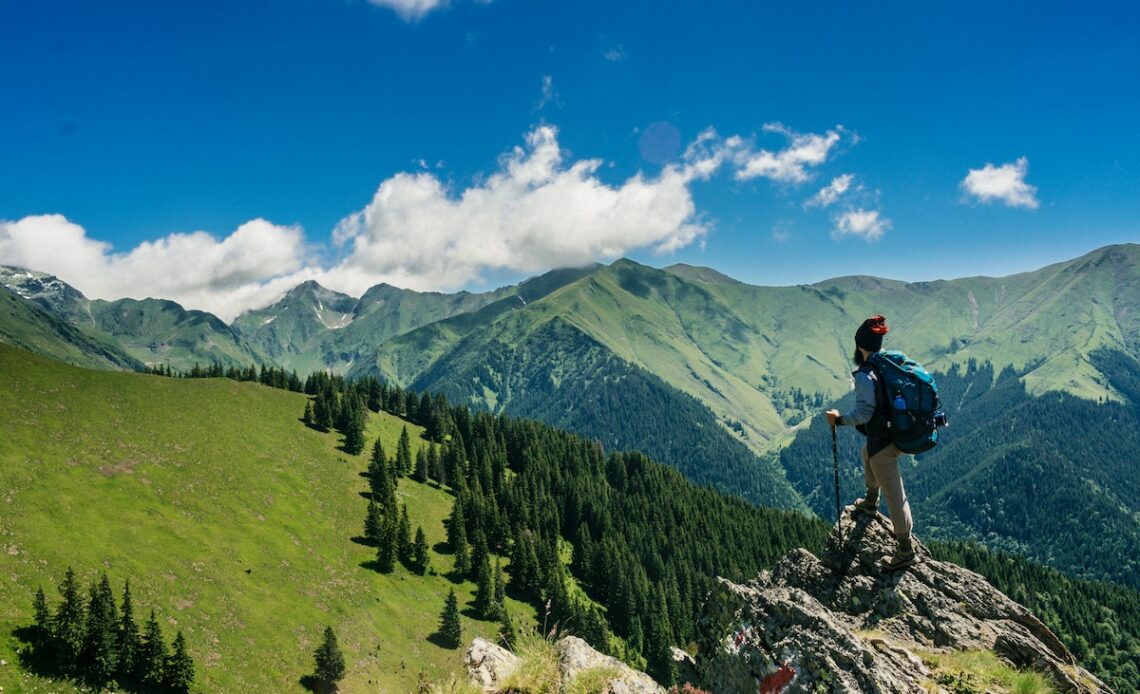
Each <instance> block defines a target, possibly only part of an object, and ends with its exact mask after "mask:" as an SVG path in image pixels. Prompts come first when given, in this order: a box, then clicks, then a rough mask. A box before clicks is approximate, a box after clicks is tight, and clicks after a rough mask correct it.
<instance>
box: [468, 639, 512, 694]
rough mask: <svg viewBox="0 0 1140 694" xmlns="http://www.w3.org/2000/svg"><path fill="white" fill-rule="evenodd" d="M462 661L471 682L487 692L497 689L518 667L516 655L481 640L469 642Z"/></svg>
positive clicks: (485, 640)
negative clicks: (469, 646)
mask: <svg viewBox="0 0 1140 694" xmlns="http://www.w3.org/2000/svg"><path fill="white" fill-rule="evenodd" d="M464 661H465V662H466V663H467V674H468V675H470V677H471V681H472V682H474V683H475V684H477V685H479V686H481V687H482V688H483V691H487V692H493V691H495V690H496V689H498V687H499V685H500V684H502V683H503V680H505V679H507V677H510V675H511V673H512V672H514V671H515V670H516V669H517V668H518V666H519V657H518V656H517V655H515V654H514V653H511V652H510V651H508V650H507V649H505V648H503V647H502V646H498V645H496V644H493V643H491V642H490V641H488V640H487V639H483V638H477V639H475V640H474V641H472V642H471V648H468V649H467V654H466V655H465V656H464Z"/></svg>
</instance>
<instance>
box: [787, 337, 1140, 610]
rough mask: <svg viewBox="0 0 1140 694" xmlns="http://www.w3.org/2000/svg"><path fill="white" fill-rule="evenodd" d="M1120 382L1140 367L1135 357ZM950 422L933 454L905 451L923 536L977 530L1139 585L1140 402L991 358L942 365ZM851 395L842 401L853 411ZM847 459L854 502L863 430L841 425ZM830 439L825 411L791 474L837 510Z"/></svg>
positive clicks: (1063, 565) (790, 463) (996, 542)
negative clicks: (1107, 396)
mask: <svg viewBox="0 0 1140 694" xmlns="http://www.w3.org/2000/svg"><path fill="white" fill-rule="evenodd" d="M1098 359H1099V360H1101V361H1102V362H1104V363H1105V364H1109V363H1110V362H1111V363H1112V364H1115V366H1114V367H1113V369H1114V370H1113V369H1110V371H1111V373H1113V374H1114V375H1115V378H1114V379H1113V383H1114V384H1115V383H1117V382H1119V383H1120V384H1121V386H1122V387H1121V388H1120V390H1121V391H1122V392H1126V389H1127V388H1129V387H1134V386H1130V385H1129V383H1135V381H1128V380H1127V379H1126V378H1125V377H1131V378H1135V374H1137V373H1140V366H1138V365H1137V363H1136V362H1135V360H1132V359H1131V358H1130V357H1128V356H1127V355H1123V354H1119V353H1117V354H1111V353H1100V354H1099V357H1098ZM936 378H937V382H938V386H939V390H940V394H941V397H942V402H943V406H944V408H945V410H946V411H947V413H948V414H949V417H950V426H949V427H948V428H946V429H944V430H943V431H942V440H941V443H940V444H939V445H938V447H937V448H935V449H934V450H932V451H930V452H929V453H926V454H923V455H919V456H916V457H914V458H904V459H902V460H901V461H900V466H901V469H902V473H903V480H904V483H905V485H906V489H907V496H908V497H909V499H910V503H911V508H912V510H913V512H914V516H915V526H916V533H917V534H918V535H919V537H921V538H931V539H933V538H939V539H962V540H966V539H973V540H977V541H979V542H982V543H984V544H986V545H988V546H990V547H992V548H995V549H1004V550H1007V551H1012V552H1016V553H1018V554H1021V555H1023V556H1026V557H1029V558H1031V559H1034V560H1036V561H1040V562H1042V563H1044V564H1047V565H1049V566H1053V567H1056V568H1058V569H1061V570H1062V571H1064V572H1065V573H1067V574H1069V575H1071V576H1078V577H1082V578H1091V579H1101V580H1107V581H1112V582H1114V583H1118V584H1121V585H1125V586H1128V587H1130V588H1132V589H1134V590H1135V589H1138V588H1140V521H1138V520H1137V519H1138V518H1140V515H1138V514H1140V475H1137V473H1136V469H1135V464H1136V451H1140V407H1137V405H1135V404H1133V403H1120V402H1092V401H1089V400H1084V399H1081V398H1077V397H1074V396H1072V395H1068V394H1063V393H1056V392H1051V393H1046V394H1044V395H1041V396H1032V395H1029V394H1027V393H1026V391H1025V387H1024V384H1023V383H1022V382H1021V380H1020V379H1019V378H1018V374H1017V373H1016V372H1014V371H1013V370H1012V369H1008V368H1007V369H1005V370H1003V371H1001V372H1000V373H997V374H995V373H994V370H993V368H992V367H991V366H990V365H989V364H976V363H970V364H969V365H967V367H966V368H964V369H952V370H951V371H949V372H947V373H942V374H936ZM852 402H853V396H850V395H849V396H848V397H847V398H845V399H844V400H843V401H841V402H840V404H839V409H840V410H841V411H846V409H847V408H849V407H850V406H851V404H852ZM838 436H839V444H840V449H839V451H840V458H839V459H840V468H841V477H842V488H843V496H844V498H845V499H846V500H847V501H848V502H849V501H850V500H852V499H854V498H856V497H858V496H860V495H861V494H862V491H863V480H862V466H861V463H860V462H859V447H860V446H862V442H863V438H862V437H861V436H860V435H859V434H857V433H856V432H855V431H854V430H853V429H850V428H846V427H841V428H840V429H839V432H838ZM830 449H831V440H830V433H829V431H828V428H827V425H826V423H825V422H822V421H816V422H813V423H812V426H811V427H810V428H809V429H807V430H805V431H804V432H801V433H800V435H799V436H798V437H797V438H796V440H795V441H794V442H793V443H792V444H791V445H790V446H789V447H788V448H787V449H785V450H784V451H782V452H781V453H780V460H781V463H782V464H783V465H784V467H785V469H786V470H787V471H788V478H789V480H790V481H791V482H792V484H793V485H794V486H795V487H796V488H797V489H798V490H799V491H800V492H801V493H802V494H804V496H805V498H806V499H807V501H808V503H809V504H810V505H811V507H812V509H813V510H814V511H815V512H816V513H818V514H820V515H821V516H823V517H824V518H831V517H832V516H833V515H834V496H833V494H834V492H833V491H832V489H833V487H832V483H831V475H830V469H829V468H830V465H829V463H830V458H831V450H830Z"/></svg>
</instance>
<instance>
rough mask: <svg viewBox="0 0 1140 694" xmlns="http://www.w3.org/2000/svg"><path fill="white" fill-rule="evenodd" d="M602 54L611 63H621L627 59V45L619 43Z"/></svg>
mask: <svg viewBox="0 0 1140 694" xmlns="http://www.w3.org/2000/svg"><path fill="white" fill-rule="evenodd" d="M602 56H603V57H604V58H605V59H606V60H608V61H610V62H611V63H620V62H621V61H623V60H625V46H623V45H621V44H620V43H619V44H618V45H616V46H614V47H613V48H611V49H609V50H608V51H606V52H605V53H603V54H602Z"/></svg>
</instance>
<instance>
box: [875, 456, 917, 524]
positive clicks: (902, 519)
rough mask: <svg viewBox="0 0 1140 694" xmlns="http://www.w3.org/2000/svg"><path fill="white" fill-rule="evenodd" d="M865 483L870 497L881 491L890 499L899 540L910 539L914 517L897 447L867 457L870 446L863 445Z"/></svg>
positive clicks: (892, 516) (889, 503) (888, 500)
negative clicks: (901, 471) (912, 516)
mask: <svg viewBox="0 0 1140 694" xmlns="http://www.w3.org/2000/svg"><path fill="white" fill-rule="evenodd" d="M862 453H863V480H864V481H865V482H866V483H867V492H868V494H877V493H878V491H879V490H880V489H882V490H883V494H884V495H886V497H887V510H889V511H890V514H891V524H892V525H894V529H895V537H896V538H898V539H900V540H903V539H910V531H911V528H913V527H914V523H913V521H912V520H911V517H910V502H908V501H907V500H906V489H904V488H903V481H902V476H901V475H900V474H899V456H901V455H902V451H900V450H899V449H898V448H897V447H896V446H895V445H894V444H893V443H892V444H891V445H889V446H887V447H886V448H884V449H883V450H881V451H879V452H878V453H876V454H875V455H873V456H870V457H868V456H867V444H863V451H862Z"/></svg>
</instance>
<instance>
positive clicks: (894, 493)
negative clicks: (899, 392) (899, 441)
mask: <svg viewBox="0 0 1140 694" xmlns="http://www.w3.org/2000/svg"><path fill="white" fill-rule="evenodd" d="M889 331H890V328H888V327H887V319H886V318H884V317H883V316H881V315H874V316H871V317H870V318H868V319H867V320H865V321H863V324H862V325H860V326H859V329H858V330H856V331H855V356H854V360H855V365H856V366H857V367H859V368H857V369H856V370H855V371H854V372H852V374H851V375H852V376H854V378H855V407H854V409H852V410H851V411H850V412H848V413H847V414H843V415H841V414H840V413H839V410H828V411H827V423H828V424H830V425H831V427H832V429H834V428H835V427H837V426H853V427H855V429H856V430H858V431H859V433H861V434H863V435H864V436H865V437H866V438H867V441H866V443H864V444H863V450H862V458H863V480H864V481H865V482H866V484H867V493H866V494H865V495H864V496H863V498H862V499H859V500H858V501H856V502H855V510H856V511H857V512H859V513H866V514H874V513H877V512H878V509H879V492H880V491H882V493H883V494H885V495H886V497H887V509H888V510H889V511H890V514H891V524H892V525H893V526H894V533H895V539H896V540H897V542H898V544H897V546H896V548H895V554H894V556H891V557H887V558H885V559H883V568H885V569H887V570H889V571H896V570H898V569H904V568H906V567H908V566H911V565H912V564H914V563H915V561H917V558H918V557H917V555H916V554H915V551H914V542H913V540H912V538H911V529H912V527H913V521H912V519H911V515H910V503H909V502H908V501H907V498H906V489H905V488H904V487H903V481H902V476H901V475H900V474H899V456H901V455H902V451H900V450H899V449H898V447H897V446H895V444H893V443H891V437H890V433H889V431H888V429H887V421H888V420H887V411H888V406H889V405H888V403H886V402H883V401H882V400H884V399H885V397H886V396H885V391H884V389H883V388H882V386H881V384H880V381H881V377H880V376H879V374H878V373H877V372H876V371H875V369H874V368H873V367H872V366H871V364H869V363H868V361H867V360H868V358H870V356H871V355H872V354H874V353H875V352H878V351H879V350H880V349H882V347H883V336H884V335H886V334H887V333H888V332H889Z"/></svg>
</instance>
